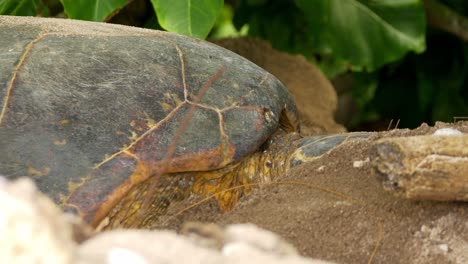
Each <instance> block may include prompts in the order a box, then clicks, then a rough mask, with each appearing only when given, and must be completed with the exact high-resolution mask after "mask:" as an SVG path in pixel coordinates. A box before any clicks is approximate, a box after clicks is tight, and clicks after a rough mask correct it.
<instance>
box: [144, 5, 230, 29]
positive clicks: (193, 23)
mask: <svg viewBox="0 0 468 264" xmlns="http://www.w3.org/2000/svg"><path fill="white" fill-rule="evenodd" d="M151 2H152V3H153V7H154V10H155V11H156V15H157V17H158V21H159V24H160V25H161V27H162V28H164V29H165V30H168V31H172V32H177V33H180V34H184V35H189V36H193V37H197V38H206V36H208V33H209V32H210V30H211V28H212V27H213V25H214V23H215V21H216V18H217V16H218V14H219V12H220V11H221V9H222V7H223V0H151Z"/></svg>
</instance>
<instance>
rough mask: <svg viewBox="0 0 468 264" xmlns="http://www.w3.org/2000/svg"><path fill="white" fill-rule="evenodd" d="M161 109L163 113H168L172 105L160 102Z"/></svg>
mask: <svg viewBox="0 0 468 264" xmlns="http://www.w3.org/2000/svg"><path fill="white" fill-rule="evenodd" d="M161 107H162V109H163V110H164V112H169V111H171V110H172V109H173V108H174V107H172V105H170V104H168V103H166V102H161Z"/></svg>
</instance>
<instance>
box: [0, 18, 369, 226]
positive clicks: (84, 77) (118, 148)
mask: <svg viewBox="0 0 468 264" xmlns="http://www.w3.org/2000/svg"><path fill="white" fill-rule="evenodd" d="M0 54H1V56H0V84H1V87H0V107H1V108H0V149H1V150H2V151H1V154H0V174H2V175H4V176H6V177H7V178H16V177H20V176H29V177H31V178H33V179H34V180H35V182H36V183H37V185H38V187H39V189H40V190H41V191H43V192H44V193H46V194H48V195H49V196H50V197H51V198H52V199H53V200H54V201H55V202H56V203H58V204H59V205H61V206H62V207H63V208H65V209H66V210H69V211H73V212H75V213H76V214H78V215H80V216H81V217H83V218H84V219H85V220H86V221H88V222H90V223H91V224H92V225H94V226H97V225H98V224H100V223H101V225H102V224H107V225H108V226H138V227H142V226H150V225H151V222H152V221H154V219H155V217H157V216H158V215H161V214H162V213H164V210H165V208H167V206H168V204H169V203H170V202H171V201H172V200H174V199H180V198H183V197H187V196H188V195H189V194H193V193H194V194H199V195H205V196H206V195H209V194H212V193H216V192H218V191H222V190H224V189H226V188H228V187H231V186H234V185H240V184H244V183H250V182H256V181H269V180H271V179H272V178H274V177H275V176H276V175H281V174H283V173H284V172H285V171H286V170H287V169H289V168H290V167H292V166H295V165H297V164H300V163H301V162H303V161H305V160H307V159H311V158H313V157H314V156H318V155H321V154H322V153H324V152H326V151H327V150H328V149H330V148H332V147H333V146H335V145H337V144H339V143H340V142H342V141H344V140H346V139H347V138H349V137H350V135H349V134H345V135H341V136H332V137H315V138H301V137H300V136H299V133H298V132H299V124H298V122H297V114H296V109H295V104H294V101H293V99H292V98H291V96H290V95H289V93H288V92H287V90H286V89H285V87H284V86H283V85H282V84H281V83H280V82H279V81H278V80H277V79H276V78H275V77H274V76H272V75H271V74H269V73H267V72H266V71H264V70H263V69H261V68H260V67H258V66H256V65H255V64H253V63H251V62H249V61H248V60H246V59H243V58H242V57H240V56H238V55H236V54H234V53H232V52H230V51H227V50H225V49H223V48H220V47H218V46H216V45H214V44H210V43H208V42H205V41H201V40H197V39H193V38H189V37H185V36H180V35H177V34H172V33H167V32H161V31H155V30H146V29H137V28H132V27H126V26H119V25H110V24H103V23H93V22H83V21H73V20H64V19H51V18H24V17H8V16H0ZM353 136H362V135H360V134H356V135H351V137H353ZM320 142H321V143H320ZM240 192H242V190H236V191H230V192H224V193H221V194H219V195H218V196H217V199H218V201H219V204H220V205H221V207H222V208H224V209H228V208H230V207H231V206H232V205H233V204H234V203H235V202H236V200H237V197H238V195H239V193H240ZM145 201H148V203H149V205H150V206H147V208H144V211H141V209H142V206H143V205H144V204H145Z"/></svg>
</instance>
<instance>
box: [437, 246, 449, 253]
mask: <svg viewBox="0 0 468 264" xmlns="http://www.w3.org/2000/svg"><path fill="white" fill-rule="evenodd" d="M438 247H439V249H440V250H442V251H443V252H444V253H448V251H449V246H448V245H447V244H440V245H439V246H438Z"/></svg>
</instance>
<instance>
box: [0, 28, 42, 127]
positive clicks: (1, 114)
mask: <svg viewBox="0 0 468 264" xmlns="http://www.w3.org/2000/svg"><path fill="white" fill-rule="evenodd" d="M47 35H49V34H48V33H40V34H39V35H38V36H37V37H36V38H35V39H34V40H33V41H31V42H29V43H28V45H27V46H26V49H25V50H24V52H23V55H22V56H21V58H20V60H19V62H18V64H17V65H16V67H15V70H14V71H13V74H12V76H11V79H10V82H9V84H8V87H7V91H6V94H5V100H4V102H3V107H2V111H1V112H0V126H2V122H3V119H4V118H5V114H6V112H7V108H8V104H9V101H10V95H11V91H12V90H13V86H14V84H15V82H16V79H17V76H18V72H19V71H20V69H21V67H22V66H23V65H24V63H25V61H26V59H27V58H28V55H29V53H30V52H31V50H32V48H33V46H34V45H35V44H36V43H37V42H39V41H41V40H42V39H43V38H44V37H46V36H47Z"/></svg>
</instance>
